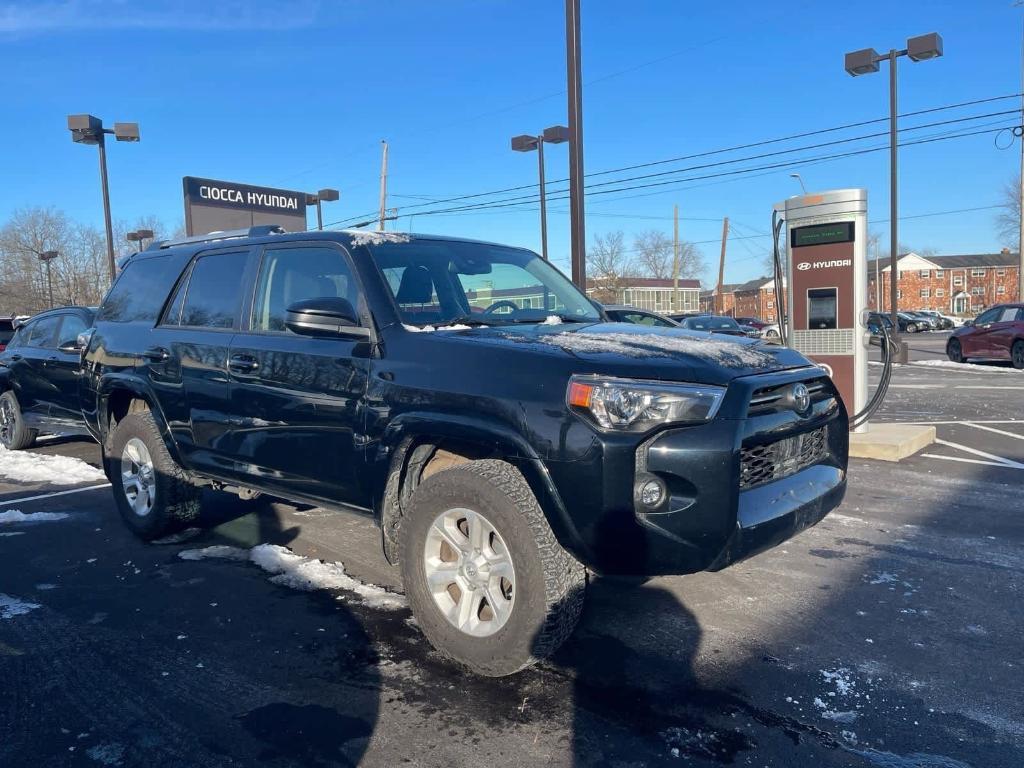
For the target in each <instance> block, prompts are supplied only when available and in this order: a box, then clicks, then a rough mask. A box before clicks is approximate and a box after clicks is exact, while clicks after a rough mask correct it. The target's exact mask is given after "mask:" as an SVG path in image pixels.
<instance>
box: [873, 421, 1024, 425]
mask: <svg viewBox="0 0 1024 768" xmlns="http://www.w3.org/2000/svg"><path fill="white" fill-rule="evenodd" d="M877 423H878V424H921V425H924V426H941V425H943V424H957V425H959V424H965V423H966V422H964V421H962V420H953V421H893V422H884V421H880V422H877ZM971 424H1024V419H974V420H973V421H972V422H971Z"/></svg>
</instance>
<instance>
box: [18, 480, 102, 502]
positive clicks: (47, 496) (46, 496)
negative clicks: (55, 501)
mask: <svg viewBox="0 0 1024 768" xmlns="http://www.w3.org/2000/svg"><path fill="white" fill-rule="evenodd" d="M109 487H110V483H103V484H102V485H90V486H89V487H88V488H72V489H71V490H70V491H54V492H53V493H41V494H39V495H38V496H26V497H24V498H22V499H6V500H0V504H5V505H6V504H24V503H25V502H27V501H39V499H52V498H53V497H54V496H67V495H68V494H70V493H85V492H86V491H98V490H99V489H100V488H109Z"/></svg>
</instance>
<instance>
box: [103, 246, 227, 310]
mask: <svg viewBox="0 0 1024 768" xmlns="http://www.w3.org/2000/svg"><path fill="white" fill-rule="evenodd" d="M180 271H181V257H178V256H176V255H170V254H168V255H164V254H158V255H155V256H150V257H148V258H145V259H140V258H133V259H132V260H131V261H129V262H128V265H127V266H126V267H125V268H124V271H123V272H121V275H120V276H119V277H118V278H117V282H116V283H114V287H113V288H111V289H110V293H108V294H107V298H106V299H104V300H103V306H102V307H100V311H99V314H98V315H97V316H96V320H97V322H101V321H108V322H114V323H133V322H149V323H152V322H155V321H156V316H157V315H158V314H159V312H160V308H161V307H162V306H163V305H164V299H166V298H167V292H168V291H169V290H170V289H171V285H172V284H173V283H174V280H175V278H176V277H177V276H178V273H179V272H180ZM234 282H235V283H236V284H237V283H238V279H237V276H236V278H235V280H234Z"/></svg>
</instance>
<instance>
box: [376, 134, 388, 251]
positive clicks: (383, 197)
mask: <svg viewBox="0 0 1024 768" xmlns="http://www.w3.org/2000/svg"><path fill="white" fill-rule="evenodd" d="M380 143H381V145H382V146H383V151H382V154H381V159H380V217H379V221H378V223H377V231H378V232H383V231H384V219H385V218H386V217H387V204H388V143H387V142H386V141H383V140H381V142H380Z"/></svg>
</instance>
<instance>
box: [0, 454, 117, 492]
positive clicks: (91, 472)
mask: <svg viewBox="0 0 1024 768" xmlns="http://www.w3.org/2000/svg"><path fill="white" fill-rule="evenodd" d="M0 479H3V480H9V481H13V482H16V483H51V484H53V485H75V484H77V483H92V482H96V481H98V480H104V481H105V480H106V479H107V478H106V476H104V474H103V472H102V471H101V470H99V469H97V468H96V467H94V466H92V465H91V464H86V463H85V462H84V461H82V460H81V459H76V458H73V457H71V456H56V455H54V456H50V455H47V454H44V453H33V452H32V451H8V450H7V449H5V448H3V447H0Z"/></svg>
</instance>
